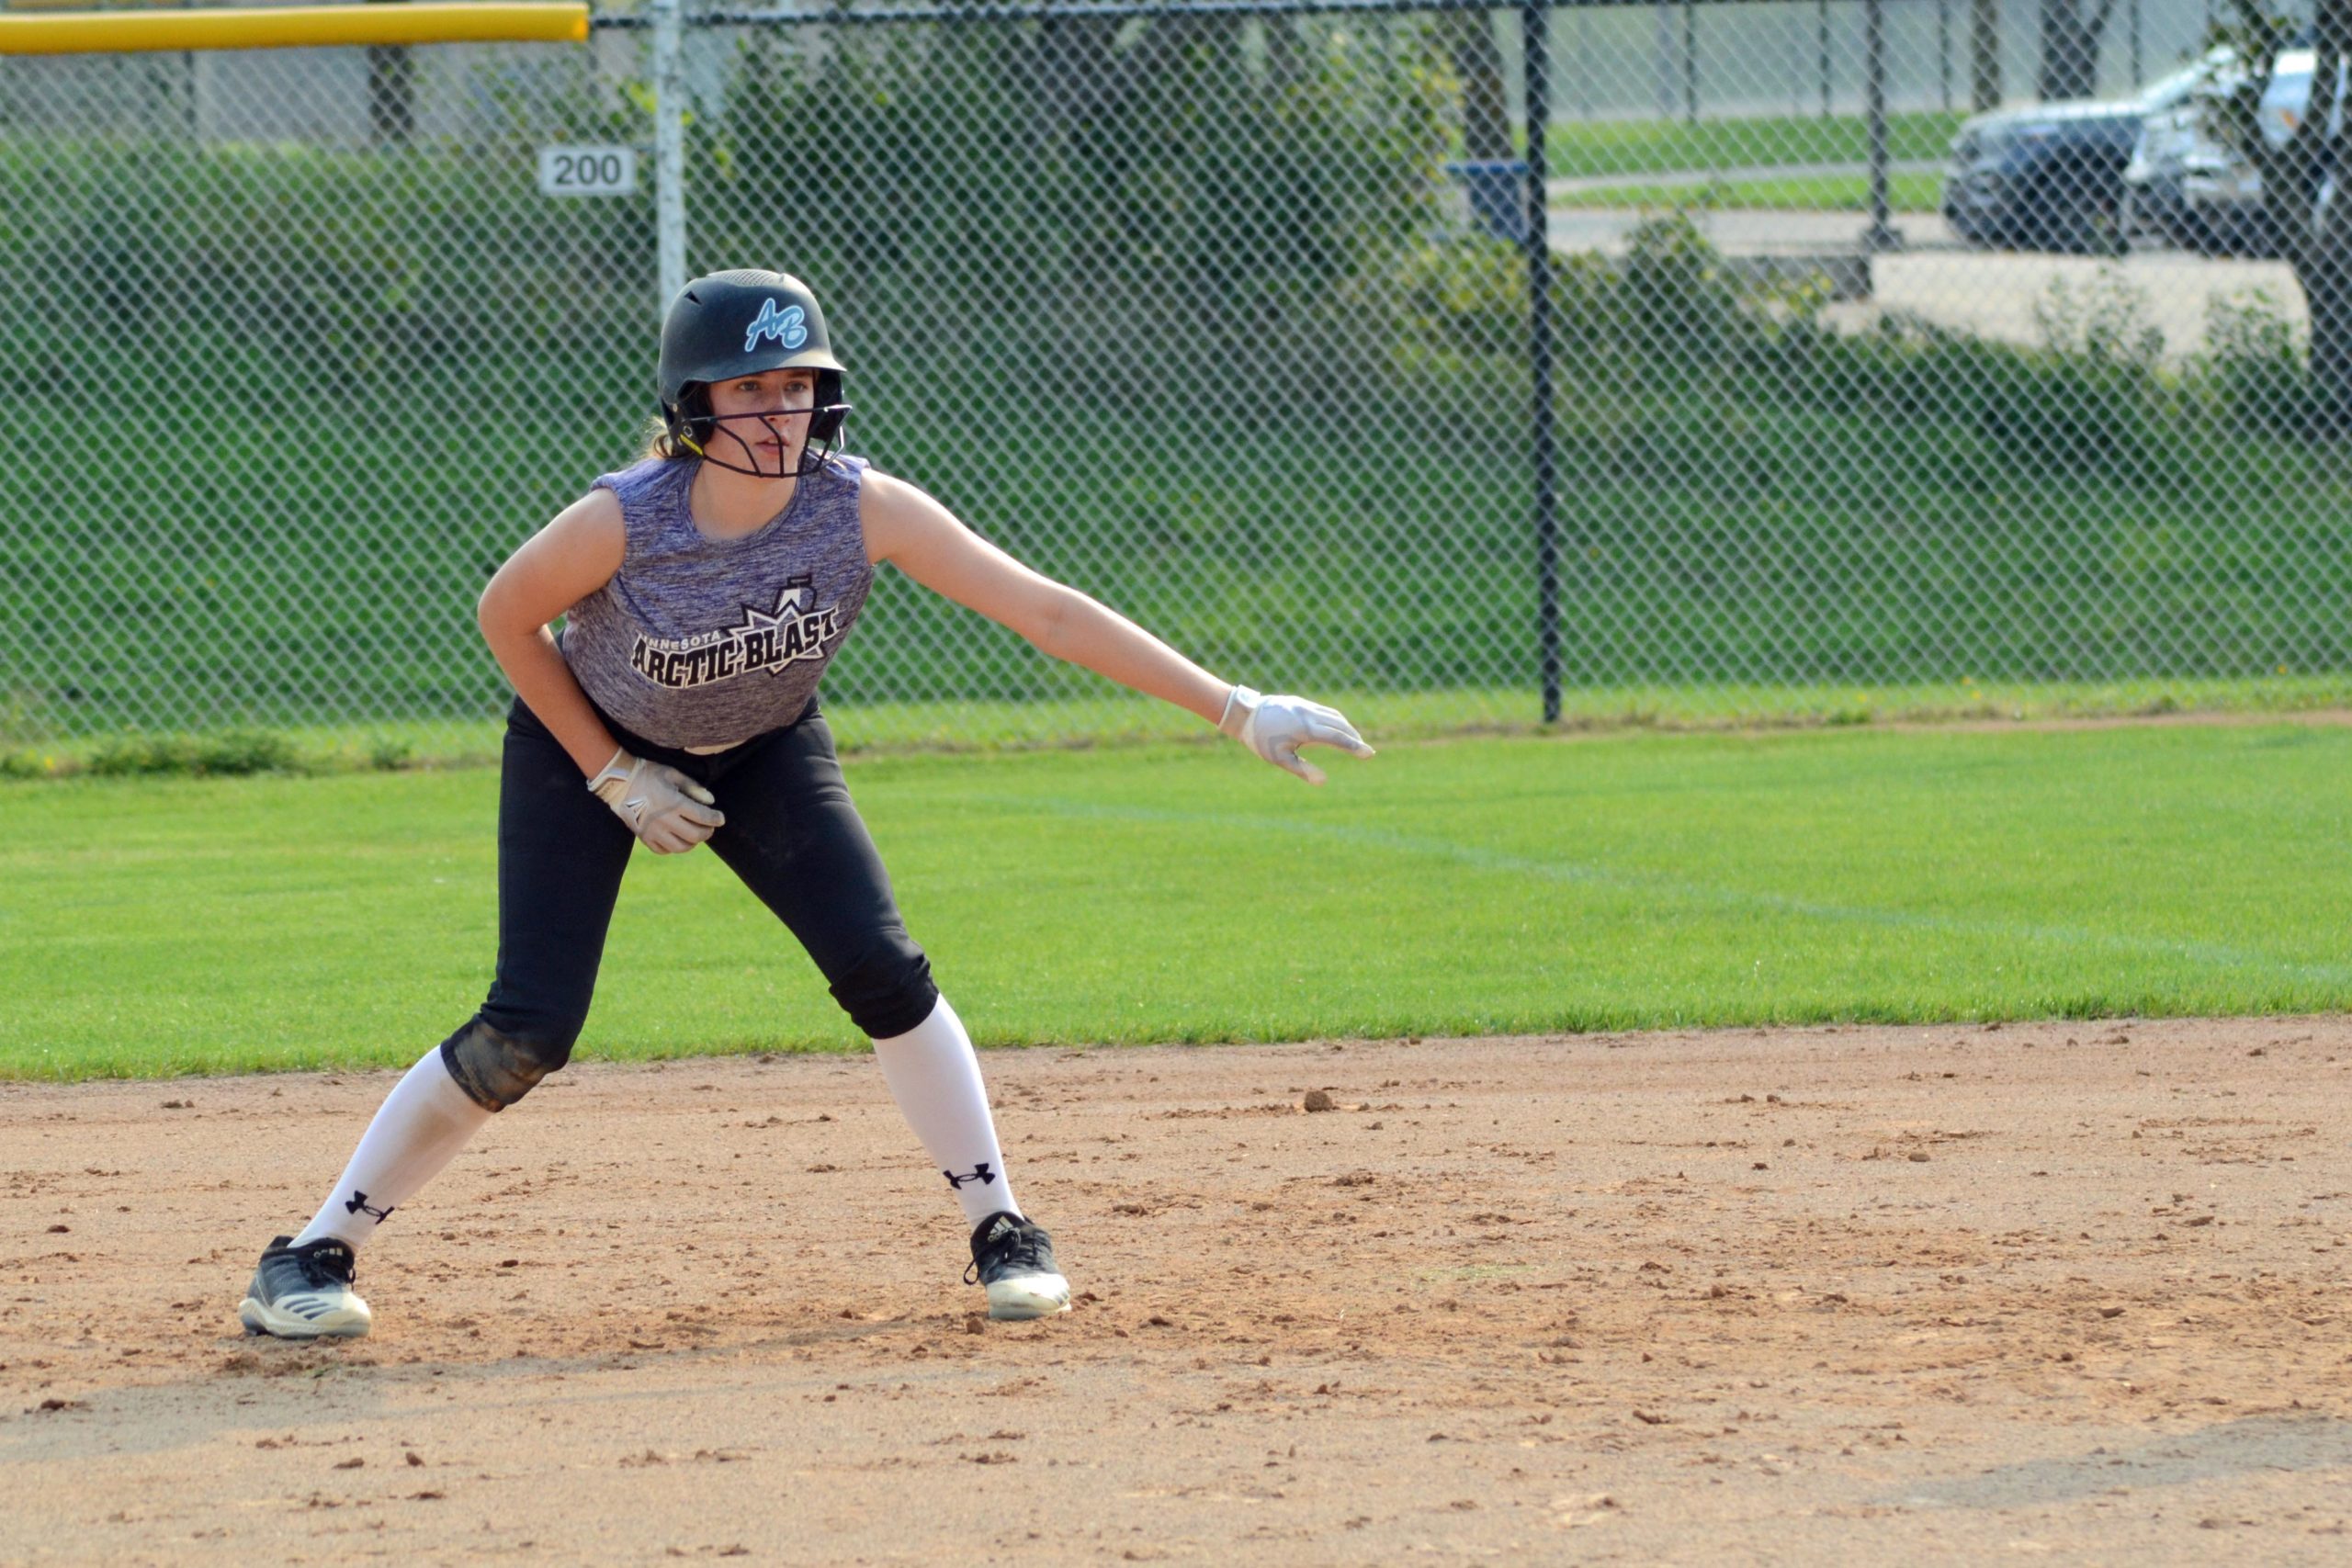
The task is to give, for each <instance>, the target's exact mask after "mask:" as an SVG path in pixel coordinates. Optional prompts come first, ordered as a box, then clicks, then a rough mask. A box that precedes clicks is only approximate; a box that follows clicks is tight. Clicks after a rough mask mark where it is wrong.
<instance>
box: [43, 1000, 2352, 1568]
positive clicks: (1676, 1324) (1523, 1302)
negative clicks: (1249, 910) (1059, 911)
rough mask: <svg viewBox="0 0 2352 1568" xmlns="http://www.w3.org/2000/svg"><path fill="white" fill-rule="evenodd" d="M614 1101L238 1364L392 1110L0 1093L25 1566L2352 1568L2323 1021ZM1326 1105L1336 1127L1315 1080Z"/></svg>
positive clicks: (2345, 1045)
mask: <svg viewBox="0 0 2352 1568" xmlns="http://www.w3.org/2000/svg"><path fill="white" fill-rule="evenodd" d="M985 1065H986V1067H987V1069H988V1072H989V1078H990V1083H991V1086H992V1088H993V1089H994V1090H995V1092H996V1095H997V1097H998V1100H999V1103H1000V1111H999V1115H1000V1120H1001V1128H1002V1131H1003V1133H1004V1137H1005V1144H1006V1145H1007V1154H1008V1160H1009V1163H1010V1164H1011V1166H1012V1174H1013V1179H1014V1180H1015V1182H1016V1183H1017V1184H1018V1187H1019V1190H1020V1193H1021V1196H1022V1198H1023V1201H1024V1203H1025V1205H1026V1206H1027V1207H1028V1208H1029V1209H1030V1210H1031V1211H1032V1212H1033V1213H1035V1214H1036V1215H1037V1217H1038V1218H1040V1219H1041V1220H1043V1221H1044V1222H1045V1223H1046V1224H1047V1225H1049V1226H1050V1227H1052V1228H1053V1230H1054V1233H1055V1235H1056V1238H1057V1244H1058V1246H1059V1248H1060V1251H1061V1255H1062V1258H1063V1262H1064V1264H1065V1267H1066V1268H1067V1269H1068V1271H1069V1274H1070V1276H1071V1280H1072V1283H1073V1285H1074V1287H1075V1288H1076V1290H1077V1291H1078V1292H1080V1296H1079V1304H1078V1308H1077V1310H1076V1311H1075V1312H1073V1313H1072V1314H1069V1315H1068V1316H1067V1317H1063V1318H1060V1319H1056V1320H1051V1321H1047V1322H1044V1323H1038V1324H1027V1325H1020V1324H989V1323H985V1322H983V1321H981V1320H979V1319H978V1318H977V1317H976V1316H973V1315H971V1314H973V1311H974V1308H975V1307H976V1306H977V1304H978V1292H977V1291H976V1290H973V1289H970V1288H968V1287H967V1286H965V1285H963V1284H961V1283H959V1282H958V1279H957V1275H958V1271H959V1270H960V1269H962V1267H963V1264H964V1262H965V1260H966V1258H965V1254H964V1251H963V1246H964V1242H963V1227H962V1225H961V1224H959V1223H958V1216H957V1213H956V1209H955V1206H954V1204H953V1202H952V1201H951V1199H950V1197H949V1195H948V1194H947V1193H946V1191H945V1190H944V1189H943V1188H942V1187H941V1186H940V1184H939V1182H938V1179H937V1178H936V1177H935V1176H934V1175H933V1174H932V1173H931V1172H930V1171H929V1170H928V1169H927V1168H926V1167H925V1164H924V1162H923V1160H922V1156H921V1154H920V1151H919V1150H918V1149H917V1147H916V1145H914V1143H913V1141H912V1138H911V1136H910V1134H908V1133H907V1132H906V1130H905V1128H904V1126H903V1124H902V1123H901V1122H899V1118H898V1116H897V1113H896V1111H894V1110H893V1108H892V1107H891V1105H890V1103H889V1101H888V1098H887V1096H886V1094H885V1092H884V1089H883V1086H882V1082H881V1077H880V1075H879V1074H878V1073H877V1072H876V1070H875V1069H874V1066H873V1064H872V1063H871V1062H870V1061H869V1060H866V1059H864V1058H832V1057H781V1058H775V1059H757V1060H755V1059H744V1058H733V1059H721V1060H708V1061H692V1062H674V1063H670V1064H666V1065H663V1066H596V1065H589V1066H580V1067H575V1068H573V1069H571V1071H569V1072H567V1073H565V1074H562V1075H560V1076H559V1077H556V1078H553V1079H550V1080H548V1085H547V1086H546V1087H544V1088H543V1089H541V1091H540V1092H539V1093H538V1094H537V1095H535V1096H534V1097H533V1098H532V1099H531V1100H529V1101H528V1102H526V1104H525V1105H523V1106H520V1107H518V1108H517V1109H515V1111H511V1112H509V1113H507V1114H504V1115H502V1116H500V1117H499V1118H497V1119H496V1120H495V1121H494V1122H492V1124H491V1125H490V1127H489V1129H488V1130H487V1131H486V1132H485V1133H484V1134H482V1135H481V1137H480V1138H479V1139H478V1140H477V1141H476V1143H475V1144H474V1145H473V1146H472V1147H471V1148H469V1150H468V1151H467V1152H466V1153H465V1154H464V1155H462V1156H459V1158H458V1163H457V1164H456V1165H455V1166H454V1167H452V1168H451V1169H450V1170H449V1171H448V1172H447V1174H445V1175H444V1176H443V1177H442V1178H441V1179H439V1180H438V1181H436V1182H435V1184H434V1185H433V1186H432V1187H431V1188H429V1189H428V1190H426V1191H425V1192H424V1194H423V1195H422V1196H420V1197H419V1198H417V1199H416V1200H414V1201H413V1202H411V1203H410V1204H407V1205H404V1206H403V1207H402V1208H401V1212H400V1213H399V1214H398V1215H397V1216H396V1217H395V1218H394V1219H393V1220H392V1221H391V1223H390V1224H388V1225H387V1226H386V1227H385V1229H384V1231H383V1234H382V1235H380V1236H379V1237H378V1238H377V1239H376V1240H375V1242H374V1243H373V1244H372V1245H371V1246H370V1247H369V1248H368V1251H367V1253H366V1255H365V1256H364V1258H363V1259H362V1263H361V1268H360V1275H359V1285H360V1289H361V1291H362V1292H363V1293H364V1294H366V1295H367V1296H368V1299H369V1301H370V1303H372V1304H373V1306H374V1308H375V1311H376V1317H377V1331H376V1334H375V1336H374V1337H372V1338H369V1339H366V1340H362V1341H358V1342H356V1343H351V1344H346V1345H341V1346H323V1347H321V1346H311V1347H303V1346H295V1345H285V1344H279V1343H276V1342H270V1341H258V1340H248V1339H245V1338H243V1337H241V1336H240V1335H239V1334H238V1332H237V1325H236V1321H235V1307H236V1303H237V1299H238V1297H239V1295H240V1294H241V1293H242V1291H243V1284H244V1280H245V1278H246V1275H247V1273H248V1271H249V1270H250V1269H251V1267H252V1263H253V1259H254V1255H255V1254H256V1253H257V1252H258V1251H259V1249H260V1247H261V1246H262V1244H263V1243H264V1242H265V1241H266V1240H267V1239H268V1238H269V1237H270V1235H273V1234H275V1233H277V1232H280V1231H288V1230H292V1229H294V1228H296V1227H297V1226H298V1225H299V1224H300V1223H301V1221H302V1219H303V1218H304V1216H306V1215H307V1213H308V1212H309V1210H310V1208H311V1205H312V1204H313V1203H314V1202H315V1201H317V1198H318V1195H319V1194H320V1192H321V1191H322V1189H323V1187H324V1185H325V1184H326V1183H328V1182H331V1181H332V1180H333V1179H334V1176H335V1173H336V1171H337V1169H338V1168H340V1166H341V1163H342V1161H343V1158H344V1156H345V1154H346V1153H347V1152H348V1151H349V1148H350V1145H352V1143H353V1141H354V1140H355V1139H356V1137H357V1136H358V1134H359V1132H360V1130H361V1128H362V1126H363V1125H364V1123H365V1121H366V1118H367V1117H368V1114H369V1113H370V1112H371V1111H373V1110H374V1108H375V1106H376V1104H377V1102H378V1101H379V1100H380V1099H381V1097H382V1096H383V1095H384V1093H385V1092H386V1091H387V1090H388V1089H390V1086H391V1084H392V1082H393V1081H394V1080H393V1077H392V1075H390V1074H345V1075H339V1076H335V1075H331V1076H300V1077H295V1076H285V1077H241V1078H220V1079H195V1080H187V1079H183V1080H176V1081H172V1082H164V1083H107V1084H92V1085H81V1086H74V1087H55V1086H45V1085H27V1084H14V1085H0V1248H5V1253H0V1303H5V1312H0V1497H4V1498H5V1505H0V1559H5V1560H6V1561H9V1562H18V1561H29V1562H51V1561H99V1560H103V1561H123V1562H133V1561H138V1562H191V1561H205V1560H220V1561H232V1560H233V1561H237V1562H257V1561H281V1562H304V1561H311V1562H318V1561H324V1560H330V1559H332V1560H334V1561H338V1562H347V1561H350V1560H353V1559H355V1558H378V1557H381V1558H395V1559H400V1560H413V1561H438V1562H456V1561H459V1560H466V1559H477V1558H481V1557H485V1556H493V1555H494V1556H504V1557H510V1558H521V1559H530V1560H540V1561H558V1562H561V1561H592V1560H593V1561H600V1562H635V1561H647V1560H654V1559H664V1558H674V1557H678V1556H687V1557H703V1556H726V1555H747V1556H750V1557H752V1558H753V1559H763V1560H770V1561H791V1562H981V1561H986V1562H1020V1563H1023V1564H1052V1563H1065V1562H1105V1561H1108V1562H1120V1561H1196V1562H1216V1561H1220V1560H1235V1561H1243V1562H1280V1563H1321V1562H1332V1563H1338V1562H1398V1561H1424V1560H1426V1561H1438V1562H1444V1561H1457V1560H1458V1561H1473V1560H1475V1561H1482V1562H1566V1561H1579V1562H1581V1561H1592V1562H1604V1561H1628V1562H1654V1561H1683V1562H1719V1561H1725V1560H1730V1561H1772V1560H1780V1561H1827V1560H1833V1559H1845V1560H1862V1559H1864V1558H1867V1557H1877V1558H1882V1559H1884V1560H1887V1561H1898V1562H1920V1561H1938V1560H1951V1561H1957V1560H1960V1559H1962V1558H1972V1559H1982V1558H1984V1557H1985V1556H1988V1555H1992V1554H2001V1555H2010V1554H2017V1553H2025V1554H2039V1553H2043V1552H2049V1553H2054V1554H2058V1555H2062V1556H2066V1557H2072V1558H2075V1559H2077V1560H2098V1561H2113V1562H2122V1561H2127V1560H2128V1561H2131V1562H2187V1561H2191V1560H2209V1559H2216V1558H2222V1559H2227V1558H2236V1559H2239V1560H2245V1561H2253V1560H2259V1561H2263V1562H2345V1561H2346V1560H2347V1559H2352V1535H2347V1533H2346V1532H2347V1530H2352V1292H2347V1288H2346V1287H2347V1280H2352V1271H2347V1263H2352V1156H2347V1152H2346V1146H2345V1145H2346V1128H2347V1125H2348V1124H2352V1120H2348V1119H2347V1116H2346V1111H2347V1109H2352V1023H2347V1021H2345V1020H2342V1019H2335V1018H2329V1019H2317V1020H2314V1019H2272V1020H2256V1021H2222V1022H2143V1021H2122V1022H2098V1023H2062V1024H2040V1025H2009V1026H2007V1027H1995V1028H1990V1029H1986V1028H1981V1027H1977V1026H1968V1025H1960V1026H1947V1027H1940V1028H1926V1029H1899V1030H1898V1029H1870V1028H1847V1029H1828V1030H1806V1031H1797V1032H1758V1031H1736V1032H1719V1033H1705V1034H1647V1035H1633V1036H1579V1037H1574V1038H1560V1039H1511V1040H1429V1041H1404V1042H1389V1043H1357V1042H1349V1043H1345V1044H1339V1045H1335V1044H1330V1043H1321V1044H1308V1045H1289V1046H1217V1047H1204V1048H1150V1049H1119V1050H1094V1051H1082V1050H1064V1049H1038V1050H1031V1051H1019V1052H994V1053H989V1055H988V1056H987V1059H986V1064H985ZM1316 1091H1320V1092H1321V1093H1322V1094H1324V1095H1327V1096H1329V1100H1331V1102H1332V1104H1333V1109H1332V1110H1330V1111H1317V1112H1309V1111H1305V1110H1304V1109H1302V1107H1303V1105H1304V1103H1305V1101H1306V1098H1307V1097H1308V1095H1309V1094H1310V1093H1314V1092H1316Z"/></svg>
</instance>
